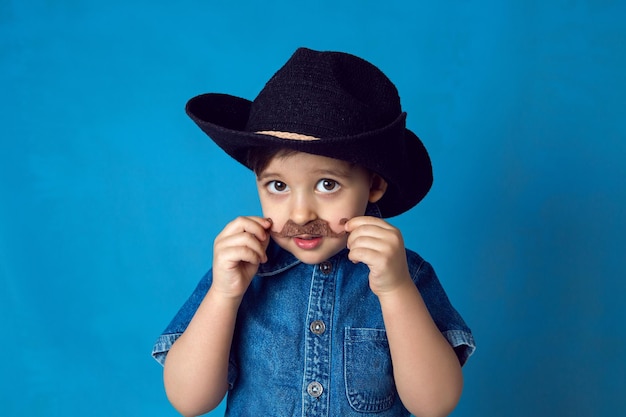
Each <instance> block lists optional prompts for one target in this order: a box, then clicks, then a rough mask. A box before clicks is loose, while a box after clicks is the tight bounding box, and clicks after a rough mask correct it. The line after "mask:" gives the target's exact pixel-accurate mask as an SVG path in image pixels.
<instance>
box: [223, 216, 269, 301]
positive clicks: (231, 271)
mask: <svg viewBox="0 0 626 417" xmlns="http://www.w3.org/2000/svg"><path fill="white" fill-rule="evenodd" d="M271 225H272V222H271V220H268V219H264V218H261V217H252V216H251V217H238V218H236V219H235V220H233V221H232V222H230V223H229V224H227V225H226V227H225V228H224V230H222V232H221V233H220V234H219V235H217V237H216V238H215V242H214V244H213V285H212V286H211V290H212V291H214V292H215V291H217V292H219V293H220V294H222V295H224V296H225V297H228V298H234V299H241V297H243V294H244V293H245V292H246V290H247V289H248V286H249V285H250V282H251V281H252V277H254V275H255V274H256V272H257V270H258V269H259V265H260V264H261V263H264V262H267V255H266V253H265V250H266V249H267V245H268V244H269V241H270V235H269V228H270V227H271Z"/></svg>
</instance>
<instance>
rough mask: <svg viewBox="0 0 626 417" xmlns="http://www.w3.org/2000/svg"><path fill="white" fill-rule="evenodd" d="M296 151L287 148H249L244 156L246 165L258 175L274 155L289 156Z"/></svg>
mask: <svg viewBox="0 0 626 417" xmlns="http://www.w3.org/2000/svg"><path fill="white" fill-rule="evenodd" d="M294 153H298V151H296V150H295V149H289V148H250V149H249V150H248V155H247V157H246V166H247V167H248V168H250V169H251V170H252V171H254V173H255V174H256V175H259V174H260V173H261V172H263V170H264V169H265V168H267V166H268V165H269V163H270V162H271V161H272V159H274V158H276V157H283V156H289V155H292V154H294Z"/></svg>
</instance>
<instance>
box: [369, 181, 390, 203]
mask: <svg viewBox="0 0 626 417" xmlns="http://www.w3.org/2000/svg"><path fill="white" fill-rule="evenodd" d="M385 191H387V181H385V180H384V179H383V177H381V176H380V175H378V174H372V180H371V185H370V198H369V202H370V203H375V202H377V201H378V200H380V199H381V198H382V197H383V195H385Z"/></svg>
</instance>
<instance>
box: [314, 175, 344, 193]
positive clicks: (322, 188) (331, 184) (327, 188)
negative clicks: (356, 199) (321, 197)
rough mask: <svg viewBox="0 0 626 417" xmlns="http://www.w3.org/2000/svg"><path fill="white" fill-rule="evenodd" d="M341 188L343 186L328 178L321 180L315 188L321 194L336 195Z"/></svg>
mask: <svg viewBox="0 0 626 417" xmlns="http://www.w3.org/2000/svg"><path fill="white" fill-rule="evenodd" d="M339 188H341V186H340V185H339V183H338V182H337V181H335V180H329V179H328V178H324V179H322V180H320V181H319V182H318V183H317V185H316V187H315V189H316V190H317V191H318V192H321V193H334V192H335V191H337V190H339Z"/></svg>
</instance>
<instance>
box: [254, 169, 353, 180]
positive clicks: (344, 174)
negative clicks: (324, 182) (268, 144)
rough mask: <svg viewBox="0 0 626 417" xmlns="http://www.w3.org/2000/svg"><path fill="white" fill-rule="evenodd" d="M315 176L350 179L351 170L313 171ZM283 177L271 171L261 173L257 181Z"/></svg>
mask: <svg viewBox="0 0 626 417" xmlns="http://www.w3.org/2000/svg"><path fill="white" fill-rule="evenodd" d="M311 172H312V173H313V174H316V175H319V176H320V177H325V176H329V177H338V178H348V177H350V169H332V168H331V169H325V168H320V169H314V170H313V171H311ZM282 176H283V175H281V174H279V173H276V172H271V171H264V172H263V173H261V175H259V176H257V181H263V180H265V179H267V178H276V177H279V178H280V177H282Z"/></svg>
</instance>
